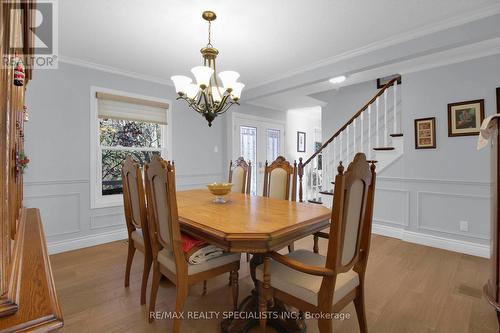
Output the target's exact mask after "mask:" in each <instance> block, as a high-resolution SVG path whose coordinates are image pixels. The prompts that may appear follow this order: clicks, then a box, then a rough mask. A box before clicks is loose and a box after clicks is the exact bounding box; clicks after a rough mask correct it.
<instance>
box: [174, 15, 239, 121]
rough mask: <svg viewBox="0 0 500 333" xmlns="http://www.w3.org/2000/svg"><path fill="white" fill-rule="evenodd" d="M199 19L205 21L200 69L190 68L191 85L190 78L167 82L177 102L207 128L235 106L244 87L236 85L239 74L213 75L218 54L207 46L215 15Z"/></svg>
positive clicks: (175, 78) (184, 77)
mask: <svg viewBox="0 0 500 333" xmlns="http://www.w3.org/2000/svg"><path fill="white" fill-rule="evenodd" d="M202 17H203V19H204V20H206V21H208V44H207V45H206V46H205V47H204V48H202V49H201V50H200V52H201V54H202V56H203V66H197V67H193V68H192V69H191V73H193V75H194V77H195V79H196V83H192V79H191V78H190V77H188V76H184V75H174V76H172V77H171V79H172V81H174V85H175V91H176V92H177V94H178V95H179V96H178V97H177V99H183V100H185V101H186V102H187V103H188V105H189V107H191V108H192V109H193V110H195V111H196V112H198V113H199V114H201V115H202V116H203V117H205V119H206V120H207V121H208V126H212V121H213V120H214V119H215V117H217V116H218V115H220V114H223V113H225V112H226V111H227V110H228V109H229V108H230V107H231V106H232V105H233V104H238V105H239V103H238V100H239V99H240V96H241V91H242V90H243V87H245V85H244V84H243V83H241V82H237V80H238V78H239V77H240V74H238V73H237V72H235V71H224V72H220V73H219V74H217V71H216V68H215V58H216V57H217V55H218V54H219V51H218V50H217V49H216V48H214V47H213V46H212V43H211V38H212V36H211V33H212V32H211V27H212V21H214V20H215V19H216V18H217V16H216V15H215V13H214V12H211V11H205V12H203V15H202ZM219 79H220V81H221V84H220V83H219Z"/></svg>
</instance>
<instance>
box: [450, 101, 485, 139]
mask: <svg viewBox="0 0 500 333" xmlns="http://www.w3.org/2000/svg"><path fill="white" fill-rule="evenodd" d="M483 120H484V99H477V100H472V101H465V102H459V103H450V104H448V137H454V136H469V135H472V136H473V135H478V134H479V128H480V127H481V123H482V122H483Z"/></svg>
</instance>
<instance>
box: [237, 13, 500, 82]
mask: <svg viewBox="0 0 500 333" xmlns="http://www.w3.org/2000/svg"><path fill="white" fill-rule="evenodd" d="M497 14H500V4H494V5H491V6H488V7H485V8H482V9H478V10H476V11H471V12H469V13H467V14H464V15H459V16H455V17H452V18H449V19H446V20H442V21H440V22H438V23H433V24H428V25H425V26H423V27H420V28H417V29H414V30H411V31H409V32H405V33H401V34H399V35H395V36H392V37H389V38H386V39H383V40H380V41H376V42H373V43H370V44H367V45H365V46H363V47H360V48H357V49H354V50H350V51H347V52H344V53H341V54H338V55H335V56H332V57H328V58H325V59H322V60H319V61H316V62H314V63H311V64H309V65H305V66H301V67H299V68H297V69H294V70H291V71H288V72H284V73H281V74H278V75H274V76H271V77H269V78H268V79H265V80H262V81H260V82H259V83H258V84H254V85H249V86H247V90H250V89H254V88H258V87H260V86H263V85H266V84H270V83H273V82H276V81H280V80H283V79H287V78H290V77H293V76H295V75H298V74H303V73H306V72H309V71H311V70H314V69H318V68H320V67H323V66H328V65H332V64H335V63H337V62H340V61H343V60H346V59H350V58H354V57H357V56H361V55H365V54H367V53H370V52H374V51H378V50H381V49H384V48H387V47H390V46H394V45H397V44H400V43H404V42H408V41H411V40H414V39H417V38H420V37H423V36H426V35H430V34H433V33H436V32H439V31H443V30H446V29H450V28H453V27H457V26H460V25H464V24H467V23H470V22H473V21H477V20H480V19H483V18H487V17H490V16H494V15H497Z"/></svg>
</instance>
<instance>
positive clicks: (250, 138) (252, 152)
mask: <svg viewBox="0 0 500 333" xmlns="http://www.w3.org/2000/svg"><path fill="white" fill-rule="evenodd" d="M240 156H243V158H244V159H245V161H247V162H248V161H250V162H251V163H252V182H251V186H250V193H251V194H252V195H256V194H257V168H256V167H255V166H256V165H257V128H256V127H251V126H240Z"/></svg>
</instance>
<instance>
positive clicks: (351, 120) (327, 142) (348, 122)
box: [299, 77, 399, 168]
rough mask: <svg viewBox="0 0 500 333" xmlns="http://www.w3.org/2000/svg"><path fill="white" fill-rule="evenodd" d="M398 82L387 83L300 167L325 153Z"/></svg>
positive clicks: (397, 78)
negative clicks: (327, 147)
mask: <svg viewBox="0 0 500 333" xmlns="http://www.w3.org/2000/svg"><path fill="white" fill-rule="evenodd" d="M397 80H399V77H396V78H394V79H392V80H390V81H389V82H387V83H386V85H385V86H383V87H382V89H380V90H379V91H378V92H377V93H376V94H375V96H373V98H372V99H370V101H369V102H368V103H366V104H365V105H364V106H363V107H362V108H361V109H360V110H359V111H358V112H356V114H355V115H354V116H352V117H351V119H349V120H348V121H347V122H346V123H345V124H344V126H342V127H341V128H340V129H339V130H338V131H337V132H335V134H333V135H332V137H331V138H330V139H328V140H327V141H326V142H325V143H323V145H322V146H321V148H320V149H318V150H317V151H316V152H315V153H314V154H313V155H312V156H311V157H309V158H308V159H307V160H306V161H305V162H304V163H302V165H300V164H299V167H300V166H301V167H302V168H303V167H305V166H306V165H307V164H308V163H309V162H311V161H312V160H313V159H314V158H315V157H316V156H318V154H319V153H321V151H323V149H324V148H326V146H328V145H329V144H330V143H331V142H332V141H333V140H334V139H335V138H336V137H337V136H339V134H340V133H342V132H343V131H344V130H345V129H346V128H347V126H349V125H350V124H352V122H353V121H354V119H356V118H357V117H359V116H360V115H361V113H363V111H365V110H366V109H368V107H369V106H370V105H371V104H372V103H373V102H375V100H376V99H377V98H379V97H380V96H381V95H382V94H383V93H384V92H385V91H386V90H387V89H388V88H389V87H390V86H392V85H393V84H394V82H396V81H397Z"/></svg>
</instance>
